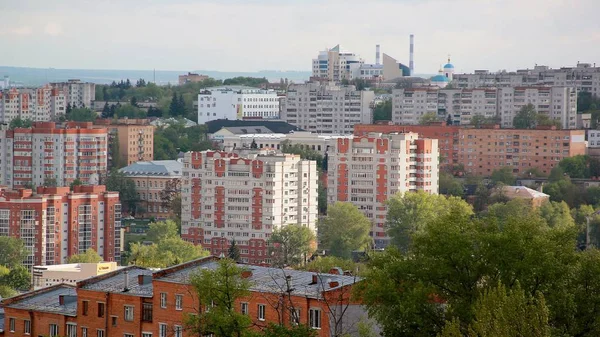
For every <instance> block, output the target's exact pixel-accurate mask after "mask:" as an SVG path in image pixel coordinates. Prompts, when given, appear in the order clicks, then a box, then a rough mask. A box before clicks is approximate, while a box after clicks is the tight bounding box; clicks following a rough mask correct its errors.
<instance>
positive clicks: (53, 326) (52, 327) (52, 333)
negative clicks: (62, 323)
mask: <svg viewBox="0 0 600 337" xmlns="http://www.w3.org/2000/svg"><path fill="white" fill-rule="evenodd" d="M48 335H49V336H50V337H56V336H58V325H56V324H50V328H49V329H48Z"/></svg>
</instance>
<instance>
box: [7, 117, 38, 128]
mask: <svg viewBox="0 0 600 337" xmlns="http://www.w3.org/2000/svg"><path fill="white" fill-rule="evenodd" d="M32 124H33V121H32V120H31V119H29V118H25V119H21V117H17V118H13V119H12V120H11V121H10V123H9V125H8V128H9V129H11V130H13V129H16V128H30V127H31V125H32Z"/></svg>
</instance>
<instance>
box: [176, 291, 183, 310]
mask: <svg viewBox="0 0 600 337" xmlns="http://www.w3.org/2000/svg"><path fill="white" fill-rule="evenodd" d="M175 310H183V295H181V294H175Z"/></svg>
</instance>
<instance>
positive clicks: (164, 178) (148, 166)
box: [119, 160, 183, 219]
mask: <svg viewBox="0 0 600 337" xmlns="http://www.w3.org/2000/svg"><path fill="white" fill-rule="evenodd" d="M182 169H183V164H182V162H180V161H178V160H155V161H142V162H137V163H133V164H131V165H129V166H127V167H124V168H122V169H120V170H119V171H121V172H123V173H124V174H125V175H126V176H127V177H129V178H131V179H132V180H133V181H134V182H135V188H136V191H137V194H138V197H139V200H140V203H139V204H138V212H136V215H143V216H145V217H155V218H159V219H160V218H168V217H169V216H170V215H172V214H173V210H172V209H169V208H168V207H167V206H166V205H165V202H164V201H163V198H161V193H163V192H168V193H170V194H172V195H179V194H180V193H181V174H182ZM140 210H143V211H142V212H140Z"/></svg>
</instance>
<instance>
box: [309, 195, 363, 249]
mask: <svg viewBox="0 0 600 337" xmlns="http://www.w3.org/2000/svg"><path fill="white" fill-rule="evenodd" d="M370 230H371V221H369V219H368V218H367V217H366V216H365V215H364V214H363V213H362V212H361V211H360V210H359V209H358V208H357V207H356V206H354V205H353V204H351V203H348V202H336V203H334V204H331V205H329V207H328V208H327V216H326V217H325V219H323V220H322V221H321V223H320V224H319V230H318V234H319V248H320V249H326V250H328V251H329V253H330V254H331V255H333V256H337V257H342V258H350V256H351V255H352V251H354V250H358V249H366V248H367V247H368V246H369V244H370V243H371V242H372V240H371V238H370V237H369V231H370Z"/></svg>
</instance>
